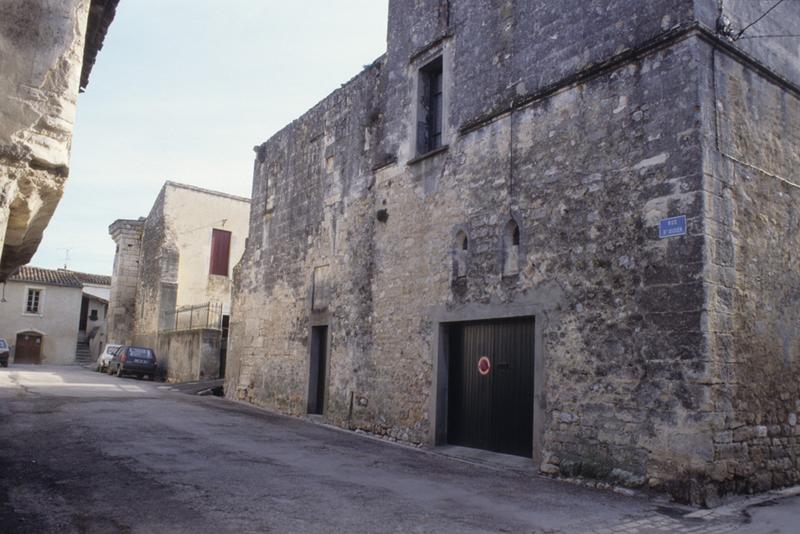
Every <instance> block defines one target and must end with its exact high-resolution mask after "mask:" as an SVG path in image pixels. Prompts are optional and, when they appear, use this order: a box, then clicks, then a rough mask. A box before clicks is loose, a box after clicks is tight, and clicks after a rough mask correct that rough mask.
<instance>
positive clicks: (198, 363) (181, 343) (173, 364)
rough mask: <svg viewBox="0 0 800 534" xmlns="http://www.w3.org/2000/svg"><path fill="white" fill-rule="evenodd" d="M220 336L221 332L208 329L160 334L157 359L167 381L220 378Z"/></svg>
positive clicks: (156, 347) (156, 348)
mask: <svg viewBox="0 0 800 534" xmlns="http://www.w3.org/2000/svg"><path fill="white" fill-rule="evenodd" d="M221 336H222V333H221V332H220V331H219V330H209V329H197V330H190V331H183V332H162V333H161V334H159V336H158V345H157V346H155V350H156V358H158V364H159V367H160V368H161V369H162V370H164V373H165V378H166V379H167V381H169V382H186V381H191V380H208V379H213V378H217V377H218V376H219V350H220V339H221Z"/></svg>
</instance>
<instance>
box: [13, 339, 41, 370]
mask: <svg viewBox="0 0 800 534" xmlns="http://www.w3.org/2000/svg"><path fill="white" fill-rule="evenodd" d="M41 355H42V336H41V335H39V334H35V333H32V332H26V333H23V334H17V344H16V346H15V348H14V363H41Z"/></svg>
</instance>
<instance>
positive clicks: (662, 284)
mask: <svg viewBox="0 0 800 534" xmlns="http://www.w3.org/2000/svg"><path fill="white" fill-rule="evenodd" d="M578 4H580V5H578ZM495 7H496V6H495ZM571 7H572V8H573V9H564V8H563V3H561V2H559V3H558V7H556V3H550V2H535V3H524V2H523V3H519V2H509V3H507V4H503V6H501V7H500V8H498V9H491V10H489V9H488V8H484V3H480V2H471V1H466V0H464V1H461V2H444V1H443V2H438V1H433V0H427V1H424V2H415V3H408V2H400V1H397V2H391V3H390V21H389V49H388V52H387V54H386V55H385V56H384V57H382V58H380V59H379V60H378V61H377V62H376V63H375V64H374V65H372V66H370V67H369V68H367V69H365V71H363V72H362V73H361V74H360V75H359V76H357V77H356V78H354V79H353V80H351V81H350V82H349V83H348V84H346V85H345V86H344V87H343V88H342V89H340V90H338V91H336V92H334V93H333V94H332V95H330V96H329V97H328V98H327V99H325V100H324V101H323V102H321V103H320V104H318V105H317V106H315V107H314V108H313V109H312V110H310V111H309V112H308V113H306V114H305V115H304V116H303V117H301V118H299V119H298V120H296V121H294V122H293V123H292V124H291V125H289V126H288V127H286V128H285V129H284V130H282V131H281V132H279V133H278V134H276V135H275V136H273V137H272V138H271V139H270V140H269V141H267V142H266V143H264V144H263V145H262V146H261V147H259V150H258V154H257V158H256V164H255V172H254V180H253V195H252V196H253V209H252V210H251V218H250V240H249V243H248V246H247V248H246V250H245V253H244V256H243V257H242V261H241V262H240V264H239V265H238V266H237V268H236V271H235V284H234V304H233V322H232V324H231V332H230V345H229V352H228V368H227V370H226V380H227V384H226V391H227V394H228V395H229V396H235V397H238V398H241V399H247V400H249V401H250V402H253V403H255V404H258V405H261V406H265V407H267V408H270V409H274V410H278V411H282V412H285V413H290V414H303V413H305V410H306V399H307V397H308V376H309V351H310V333H311V328H312V327H313V326H314V325H317V324H327V325H329V329H330V330H329V331H330V334H329V335H330V349H329V352H330V355H329V358H330V362H329V367H328V390H327V396H326V399H325V417H326V419H327V420H328V421H330V422H332V423H334V424H337V425H340V426H343V427H347V428H360V429H364V430H367V431H371V432H374V433H377V434H381V435H388V436H390V437H391V438H393V439H399V440H405V441H410V442H415V443H429V444H435V443H441V442H442V440H443V439H446V436H445V434H446V421H445V410H444V408H443V406H442V403H443V402H446V398H445V399H443V393H442V392H443V391H446V388H443V386H442V380H443V376H444V377H446V361H444V360H443V357H442V353H443V352H442V350H441V336H442V335H443V333H444V332H446V328H447V323H448V322H450V321H462V320H471V319H480V318H491V317H508V316H519V315H533V316H534V317H535V319H536V325H537V334H536V337H537V341H536V359H537V369H538V370H537V378H536V380H537V381H538V382H537V386H536V391H538V392H539V393H537V394H535V395H534V397H535V398H534V399H533V402H534V435H533V440H534V448H533V450H534V453H533V456H534V458H533V459H534V461H535V462H536V463H537V465H539V467H540V469H541V470H542V471H543V472H546V473H551V474H561V475H570V476H572V475H581V476H590V477H600V478H605V479H610V480H612V481H614V482H616V483H622V484H627V485H633V486H638V485H649V486H650V487H653V488H656V489H662V490H667V491H669V492H671V493H672V494H673V495H674V496H676V497H677V498H679V499H681V500H684V501H690V502H695V503H707V504H714V503H715V502H718V496H719V494H720V493H721V492H726V491H746V490H749V489H751V488H760V487H765V486H764V485H763V484H761V485H759V483H758V482H757V480H758V476H760V477H762V478H763V477H764V476H766V475H763V474H760V475H756V473H763V469H768V470H769V475H768V477H769V484H771V485H773V486H777V485H781V484H783V483H788V482H789V481H791V480H794V479H793V478H792V477H793V476H794V475H784V476H783V478H781V475H779V474H778V473H779V471H780V469H784V470H785V469H788V468H789V465H790V464H791V463H792V462H793V461H795V460H794V458H795V455H796V452H794V451H795V450H796V449H795V447H796V445H795V442H794V441H792V440H793V439H794V438H793V437H792V436H793V435H794V434H792V433H793V432H794V430H793V429H794V428H795V426H793V425H794V424H795V423H796V421H795V423H792V422H791V421H793V417H792V414H793V413H794V412H793V411H791V409H790V408H791V406H792V403H793V402H796V399H795V395H796V391H795V390H794V389H792V387H793V386H792V385H791V384H792V383H796V380H794V381H793V382H792V380H789V381H787V383H786V384H785V385H784V387H783V389H781V390H780V394H779V397H781V400H780V401H777V400H775V399H772V398H770V397H769V395H768V392H769V391H770V388H771V387H773V384H771V383H770V382H769V380H767V381H764V380H762V379H761V378H760V377H759V376H758V375H757V374H756V373H755V369H756V368H757V364H756V363H755V362H756V361H759V362H760V361H761V360H760V359H759V358H758V357H757V355H756V354H755V353H748V356H747V357H746V358H745V357H739V356H735V357H734V356H733V355H734V354H738V351H739V350H740V349H741V347H740V346H737V345H736V343H735V342H736V341H737V340H744V339H745V338H746V337H747V338H749V339H752V340H754V341H755V340H757V342H759V343H761V346H762V347H769V346H772V347H773V348H772V349H770V351H771V352H770V354H772V356H771V357H772V358H774V359H775V358H777V356H776V355H777V354H778V353H780V354H782V355H784V356H782V358H783V360H781V361H782V362H783V363H781V365H783V367H781V366H780V365H778V364H777V363H775V365H774V368H775V371H774V373H773V374H774V377H775V379H774V380H778V377H779V376H780V373H779V371H778V370H779V369H783V370H784V371H785V372H786V371H787V370H789V369H793V367H792V365H793V364H792V363H791V362H792V361H793V359H792V358H793V356H791V355H792V354H793V352H792V351H793V350H794V349H793V348H792V347H794V345H793V343H794V341H793V337H792V335H793V334H792V333H791V332H792V331H791V329H790V327H788V326H787V325H788V324H796V320H795V319H794V318H793V316H792V315H791V314H792V313H793V312H791V311H787V312H786V313H783V312H780V311H778V310H783V309H785V310H790V308H791V309H794V308H796V306H795V304H796V303H795V302H794V300H793V299H794V298H795V297H794V296H793V295H794V294H795V293H794V291H795V289H794V284H795V278H796V276H795V272H796V271H795V270H793V269H796V267H792V265H793V264H792V262H793V257H792V256H791V253H788V252H785V251H783V249H782V250H781V253H780V254H778V255H776V257H775V258H772V259H770V260H769V261H767V260H766V259H764V258H762V255H764V254H766V253H767V251H768V250H769V248H770V246H769V243H774V245H773V247H777V246H778V245H777V243H778V242H779V239H778V236H780V235H787V236H788V235H789V234H790V233H791V230H790V229H791V228H793V227H794V226H793V225H795V223H796V221H795V220H794V218H793V215H792V213H793V211H792V210H793V206H794V200H795V197H794V192H793V191H794V190H793V189H792V187H793V186H792V185H791V183H794V182H793V181H792V180H793V179H792V178H791V177H792V176H794V175H793V174H792V173H793V172H796V168H797V165H796V159H795V158H796V150H795V149H796V145H797V140H796V139H795V137H796V131H795V130H793V129H792V127H791V125H792V124H797V122H796V118H795V111H793V110H794V107H793V106H794V105H795V104H794V100H792V98H794V97H792V95H787V94H785V92H786V91H787V90H789V92H791V91H793V89H791V83H790V82H786V79H784V78H789V77H790V76H791V69H789V70H786V71H782V72H781V73H779V74H777V73H773V74H769V73H768V72H767V71H769V69H771V68H774V69H778V68H781V65H783V64H784V63H785V62H784V61H783V59H781V58H771V59H770V61H769V63H768V66H765V65H764V64H760V63H759V59H758V58H759V57H764V58H766V57H768V56H770V53H774V52H775V50H776V49H775V48H770V47H763V48H759V47H758V46H757V45H755V46H753V47H752V49H751V50H749V51H748V52H747V54H743V53H741V52H739V51H738V50H739V48H737V47H738V45H737V44H731V42H730V41H729V40H728V39H727V37H725V36H724V35H720V36H717V37H719V38H717V37H715V36H714V35H713V26H709V22H716V17H717V16H719V14H720V12H719V10H718V7H719V5H718V4H717V3H714V4H713V5H712V4H711V3H709V2H707V1H706V0H702V1H701V0H698V1H697V2H691V1H686V2H682V1H664V2H648V3H647V6H643V5H642V4H641V3H638V2H637V3H635V6H634V5H633V3H628V2H615V3H608V2H581V3H575V4H574V5H571ZM640 8H641V9H640ZM642 9H643V10H645V11H641V10H642ZM634 13H635V16H634V15H633V14H634ZM795 17H796V16H795ZM790 20H795V21H796V18H795V19H791V18H790ZM588 21H591V22H588ZM781 24H783V25H784V26H782V27H789V26H791V24H793V22H792V23H791V24H789V26H786V23H781ZM709 27H710V28H712V29H711V30H709ZM531 29H533V30H532V31H531ZM565 39H567V40H569V43H566V44H565V42H563V40H565ZM551 41H552V42H551ZM712 45H714V46H717V47H718V48H719V50H718V55H717V56H715V57H712V55H711V54H710V50H711V47H712ZM759 54H762V55H763V56H759ZM439 55H441V56H442V57H443V63H444V68H443V71H444V86H445V95H444V107H445V116H444V118H443V122H444V126H445V127H444V132H443V140H444V141H443V142H444V145H446V146H445V147H443V149H442V150H440V151H439V152H437V153H435V154H430V155H428V156H426V157H424V158H417V154H416V143H415V132H416V131H417V128H418V124H417V120H416V118H417V116H418V115H417V113H415V110H416V106H417V95H418V87H417V85H416V84H417V72H418V70H419V69H420V68H421V67H423V66H424V65H425V64H426V63H427V62H428V61H430V60H431V59H433V58H435V57H437V56H439ZM770 57H771V56H770ZM765 61H766V60H765ZM789 63H790V64H791V62H789ZM757 73H758V74H759V75H760V76H762V77H764V79H765V80H767V81H763V80H762V81H759V80H758V77H759V76H756V74H757ZM780 79H783V82H782V83H783V85H781V84H780V83H778V84H777V85H775V84H776V82H778V81H780ZM787 83H788V85H787ZM770 87H773V88H770ZM776 87H777V89H776ZM787 88H788V89H787ZM713 91H718V92H717V93H716V95H715V93H714V92H713ZM715 109H719V110H720V111H719V114H718V115H715V114H714V110H715ZM726 117H728V118H726ZM762 120H763V121H764V124H763V125H762V124H760V123H761V121H762ZM726 121H727V122H726ZM753 132H758V134H757V135H753ZM717 136H718V137H717ZM726 136H727V137H726ZM780 136H783V137H780ZM722 152H726V153H727V154H728V155H727V156H722V155H721V153H722ZM737 154H738V155H737ZM733 158H735V159H737V160H739V161H740V163H739V164H741V161H744V162H745V163H747V162H748V161H749V163H747V165H746V167H747V168H748V169H749V170H748V173H750V174H752V172H753V171H756V170H757V171H758V172H760V173H762V174H764V173H766V174H769V175H772V176H774V177H776V179H775V180H774V181H773V182H768V183H771V184H772V185H769V186H767V185H761V182H758V185H755V182H750V181H747V182H744V181H742V179H741V178H740V177H738V175H735V173H733V170H732V169H733V167H730V165H731V162H732V161H734V159H733ZM748 158H750V159H749V160H748ZM776 164H777V165H779V166H778V167H776V166H775V165H776ZM735 176H737V177H735ZM734 177H735V178H734ZM734 183H739V184H740V185H737V186H736V187H734V186H733V185H730V184H734ZM725 184H728V185H725ZM726 188H727V189H726ZM751 193H752V194H751ZM778 193H780V195H778V200H777V201H776V205H775V206H774V207H773V206H769V209H767V208H768V206H767V204H768V198H769V196H770V195H772V194H778ZM761 209H763V210H765V211H767V212H769V213H770V215H758V212H759V210H761ZM737 210H738V211H737ZM773 210H774V213H773ZM735 213H738V214H739V216H740V217H741V219H742V220H741V221H739V222H734V214H735ZM676 215H685V216H686V219H687V233H686V235H684V236H679V237H672V238H669V239H660V238H659V233H658V226H659V222H660V221H661V220H662V219H664V218H666V217H670V216H676ZM765 217H766V219H765ZM512 220H513V221H515V222H516V223H517V224H518V225H519V245H518V250H517V251H516V255H517V256H518V258H519V269H518V271H517V272H515V273H504V271H503V269H504V267H503V266H504V263H505V258H506V256H507V253H506V250H505V248H504V231H505V229H506V228H507V227H508V225H509V223H510V221H512ZM756 226H758V228H756ZM782 232H788V233H787V234H783V233H782ZM464 235H465V236H466V237H467V238H468V240H469V252H468V254H467V255H466V260H465V261H466V267H465V270H466V277H465V278H463V279H460V278H457V277H455V276H454V273H456V272H458V268H457V265H456V259H457V258H459V257H460V256H458V254H459V253H458V250H457V249H459V250H461V249H460V241H459V239H461V236H464ZM739 235H741V236H742V237H741V238H739V237H738V236H739ZM791 239H793V238H790V237H786V240H784V242H783V243H784V246H785V245H786V243H791V242H792V241H791ZM737 247H738V248H737ZM462 255H463V254H462ZM794 265H796V264H794ZM754 266H758V269H765V268H766V269H767V271H765V272H767V273H769V274H770V277H769V278H770V279H769V282H766V281H765V280H766V277H765V275H763V274H758V272H757V271H758V269H755V270H754ZM780 269H784V271H786V274H785V275H781V276H777V277H776V276H772V274H773V273H778V272H779V270H780ZM320 287H321V288H322V289H323V291H321V293H322V294H324V295H326V296H327V298H326V299H325V304H324V306H317V303H316V301H315V295H317V294H319V293H320V291H319V289H320ZM736 295H739V299H740V300H738V301H737V300H736ZM745 295H747V298H745V297H744V296H745ZM751 295H752V296H755V297H756V298H755V299H754V301H755V302H753V303H750V301H749V298H750V296H751ZM762 301H766V302H768V303H770V304H769V306H768V307H767V308H766V309H763V308H761V307H759V305H758V304H757V302H762ZM792 306H794V308H792ZM759 309H760V310H761V311H762V312H763V313H765V314H766V315H767V316H768V317H767V318H765V319H763V320H761V319H758V318H757V317H754V315H755V314H756V313H757V312H758V310H759ZM786 314H788V319H784V318H783V315H786ZM736 321H738V322H739V323H741V325H744V326H742V327H740V328H738V329H737V327H735V326H734V325H735V324H737V323H736ZM786 321H788V322H786ZM768 338H769V339H770V340H772V341H771V342H767V339H768ZM775 339H779V340H782V341H781V343H780V349H781V350H778V349H777V348H776V347H777V346H776V344H775V341H774V340H775ZM786 354H789V356H785V355H786ZM751 358H754V359H751ZM777 361H778V360H777V359H776V362H777ZM748 362H749V363H748ZM787 362H788V363H787ZM443 369H445V370H444V371H443ZM792 376H793V375H792ZM745 381H747V385H745V384H744V382H745ZM754 406H757V407H754ZM792 409H793V408H792ZM795 415H796V414H795ZM794 419H796V417H795V418H794ZM765 420H769V421H773V422H772V423H770V424H771V425H772V427H770V426H769V425H765V424H764V423H762V422H761V421H765ZM779 420H780V421H785V423H783V422H781V423H778V422H776V421H779ZM740 421H752V422H748V423H742V422H740ZM756 421H757V422H756ZM780 425H783V426H780ZM735 428H748V429H749V430H740V431H739V434H736V433H735V432H734V429H735ZM764 428H766V430H764ZM751 431H752V434H753V436H755V437H752V438H751V436H750V434H749V432H751ZM764 432H766V433H767V435H766V436H765V435H764ZM776 432H777V433H776ZM751 439H752V440H755V441H752V442H751V441H748V440H751ZM776 439H777V441H775V440H776ZM759 440H760V441H759ZM764 440H770V441H764ZM744 442H746V443H744ZM731 444H733V445H731ZM729 445H730V446H729ZM767 446H769V447H773V448H775V449H776V450H771V449H770V450H768V449H766V448H765V447H767ZM748 451H749V452H748ZM748 454H749V455H750V456H749V457H750V458H751V460H749V465H750V467H748V468H741V469H738V471H737V468H736V466H735V461H736V460H735V459H738V460H744V458H745V457H746V455H748ZM745 463H747V462H745ZM742 465H744V464H742Z"/></svg>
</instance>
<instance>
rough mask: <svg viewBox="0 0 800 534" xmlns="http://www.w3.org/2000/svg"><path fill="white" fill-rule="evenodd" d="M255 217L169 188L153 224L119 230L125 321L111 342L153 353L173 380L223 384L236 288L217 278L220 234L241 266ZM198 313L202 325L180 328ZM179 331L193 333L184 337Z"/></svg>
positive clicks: (240, 201)
mask: <svg viewBox="0 0 800 534" xmlns="http://www.w3.org/2000/svg"><path fill="white" fill-rule="evenodd" d="M249 210H250V202H249V199H246V198H242V197H237V196H234V195H228V194H226V193H220V192H217V191H209V190H206V189H202V188H199V187H195V186H191V185H186V184H180V183H176V182H169V181H168V182H166V183H165V184H164V186H163V187H162V189H161V191H160V192H159V194H158V197H156V200H155V202H154V203H153V206H152V208H151V210H150V213H149V214H148V215H147V217H142V218H141V219H139V221H135V222H134V221H125V220H120V221H116V222H115V223H114V224H112V225H111V227H110V228H109V230H110V232H111V234H112V236H113V237H114V239H115V240H116V241H117V243H118V247H117V255H116V256H115V259H114V261H115V271H114V272H115V276H114V278H113V280H112V295H111V303H110V304H111V308H112V312H113V313H116V314H117V315H118V316H121V317H117V316H115V317H117V319H116V322H115V323H113V330H110V332H111V335H112V336H115V337H112V338H109V339H110V340H111V342H114V339H116V340H119V341H118V342H120V343H126V344H130V343H133V344H136V345H140V346H146V347H152V348H153V349H155V350H156V354H157V357H158V358H159V360H160V362H161V367H162V370H163V371H164V374H165V376H166V378H167V379H168V380H175V381H181V380H198V379H202V378H216V377H217V376H218V373H219V357H220V340H221V335H222V333H221V324H220V322H221V320H222V315H228V314H230V305H231V282H230V278H229V277H228V276H225V275H222V274H210V272H209V265H210V259H211V254H212V251H211V248H212V235H213V230H214V229H219V230H226V231H229V232H230V250H229V262H230V264H231V265H233V264H235V263H236V262H237V261H238V260H239V258H240V257H241V254H242V251H243V250H244V243H245V241H246V239H247V227H248V226H247V222H248V219H249ZM132 225H133V226H135V232H131V228H132ZM123 241H124V242H123ZM117 266H119V270H120V275H119V276H117V270H118V267H117ZM117 287H118V288H119V289H117V290H116V291H115V289H114V288H117ZM191 306H196V307H198V312H197V317H195V313H194V312H189V313H192V317H193V319H194V320H195V322H194V323H191V322H189V321H188V320H187V321H186V323H185V324H184V323H181V324H180V325H178V324H177V322H178V319H177V318H176V310H177V309H178V308H182V307H191ZM201 307H202V309H203V310H204V312H203V313H200V312H199V309H200V308H201ZM186 313H187V312H184V315H181V317H184V318H185V317H188V315H186ZM198 321H200V322H201V324H198ZM176 328H180V329H181V330H185V329H188V330H191V331H189V332H182V333H181V334H180V335H179V334H177V333H175V332H173V330H175V329H176ZM212 338H213V339H212ZM212 360H213V361H212Z"/></svg>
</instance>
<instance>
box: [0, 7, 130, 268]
mask: <svg viewBox="0 0 800 534" xmlns="http://www.w3.org/2000/svg"><path fill="white" fill-rule="evenodd" d="M116 3H117V2H116V0H105V1H98V0H95V2H94V4H96V5H93V8H95V13H94V16H93V17H91V18H89V17H88V15H89V9H90V4H93V2H91V1H90V0H64V1H60V2H50V1H42V0H28V1H25V2H19V1H17V0H0V72H2V76H0V280H5V278H6V277H7V276H8V275H9V274H11V273H12V272H13V271H14V270H15V269H16V268H17V267H18V266H20V265H23V264H25V263H27V262H28V260H30V258H31V257H32V256H33V254H34V252H36V248H37V247H38V245H39V242H40V241H41V239H42V232H43V231H44V228H45V227H46V226H47V224H48V222H49V221H50V218H51V216H52V215H53V212H54V211H55V208H56V205H57V204H58V202H59V200H60V199H61V194H62V191H63V188H64V182H65V180H66V176H67V174H68V170H69V151H70V145H71V142H72V129H73V125H74V123H75V107H76V102H77V96H78V88H79V82H80V78H81V73H82V71H83V75H84V78H85V80H86V81H88V72H89V69H90V68H91V65H89V66H87V67H86V68H84V66H83V60H84V56H85V55H86V57H91V60H92V62H93V61H94V57H95V55H96V53H97V50H98V49H99V47H100V46H101V44H102V40H103V37H104V35H105V31H106V29H107V27H108V24H109V23H110V21H111V19H112V18H113V9H114V8H115V7H116ZM101 4H102V5H101ZM87 19H88V20H89V21H90V22H91V25H92V27H91V28H90V30H91V32H92V35H93V37H92V44H91V45H90V46H88V47H86V48H85V47H84V40H85V34H86V32H87ZM99 19H102V20H103V25H102V28H98V27H97V26H98V20H99Z"/></svg>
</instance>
